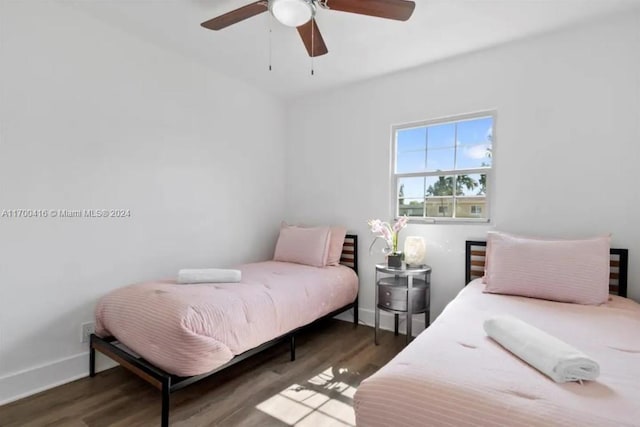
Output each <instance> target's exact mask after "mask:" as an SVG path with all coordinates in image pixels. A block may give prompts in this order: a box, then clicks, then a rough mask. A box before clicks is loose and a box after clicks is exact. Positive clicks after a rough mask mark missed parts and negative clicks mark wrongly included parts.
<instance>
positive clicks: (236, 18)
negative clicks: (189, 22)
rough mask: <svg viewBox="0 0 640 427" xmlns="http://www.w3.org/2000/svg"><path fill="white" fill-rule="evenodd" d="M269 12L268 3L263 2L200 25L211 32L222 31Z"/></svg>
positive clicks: (262, 0) (249, 5)
mask: <svg viewBox="0 0 640 427" xmlns="http://www.w3.org/2000/svg"><path fill="white" fill-rule="evenodd" d="M267 10H268V7H267V2H266V1H264V0H261V1H257V2H255V3H251V4H248V5H246V6H243V7H241V8H239V9H236V10H232V11H231V12H229V13H225V14H224V15H220V16H217V17H215V18H213V19H210V20H208V21H206V22H203V23H202V24H200V25H202V26H203V27H204V28H208V29H209V30H221V29H223V28H226V27H228V26H229V25H233V24H235V23H238V22H240V21H244V20H245V19H247V18H251V17H252V16H256V15H259V14H261V13H263V12H266V11H267Z"/></svg>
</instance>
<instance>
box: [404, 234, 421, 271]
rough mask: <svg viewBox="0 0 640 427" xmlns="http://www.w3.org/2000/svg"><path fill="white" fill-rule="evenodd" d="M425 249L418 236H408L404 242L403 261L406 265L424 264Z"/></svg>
mask: <svg viewBox="0 0 640 427" xmlns="http://www.w3.org/2000/svg"><path fill="white" fill-rule="evenodd" d="M425 252H426V247H425V244H424V239H423V238H422V237H420V236H408V237H407V238H406V239H405V240H404V261H405V262H406V263H407V265H411V266H420V265H422V264H423V263H424V255H425Z"/></svg>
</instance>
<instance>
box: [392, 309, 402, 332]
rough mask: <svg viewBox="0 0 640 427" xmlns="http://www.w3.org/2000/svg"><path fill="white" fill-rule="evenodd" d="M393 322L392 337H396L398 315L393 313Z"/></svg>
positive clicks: (398, 322)
mask: <svg viewBox="0 0 640 427" xmlns="http://www.w3.org/2000/svg"><path fill="white" fill-rule="evenodd" d="M393 320H394V323H395V325H394V328H393V335H395V336H396V337H397V336H398V329H399V328H398V327H399V326H400V315H399V314H398V313H394V314H393Z"/></svg>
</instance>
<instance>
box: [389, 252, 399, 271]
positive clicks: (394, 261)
mask: <svg viewBox="0 0 640 427" xmlns="http://www.w3.org/2000/svg"><path fill="white" fill-rule="evenodd" d="M387 267H390V268H402V252H393V253H390V254H389V255H387Z"/></svg>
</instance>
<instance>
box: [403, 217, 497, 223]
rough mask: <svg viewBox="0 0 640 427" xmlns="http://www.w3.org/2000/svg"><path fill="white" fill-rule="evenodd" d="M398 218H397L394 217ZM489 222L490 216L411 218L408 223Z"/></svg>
mask: <svg viewBox="0 0 640 427" xmlns="http://www.w3.org/2000/svg"><path fill="white" fill-rule="evenodd" d="M396 219H398V218H396ZM490 223H491V219H490V218H411V217H409V224H460V225H468V224H477V225H487V224H490Z"/></svg>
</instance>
